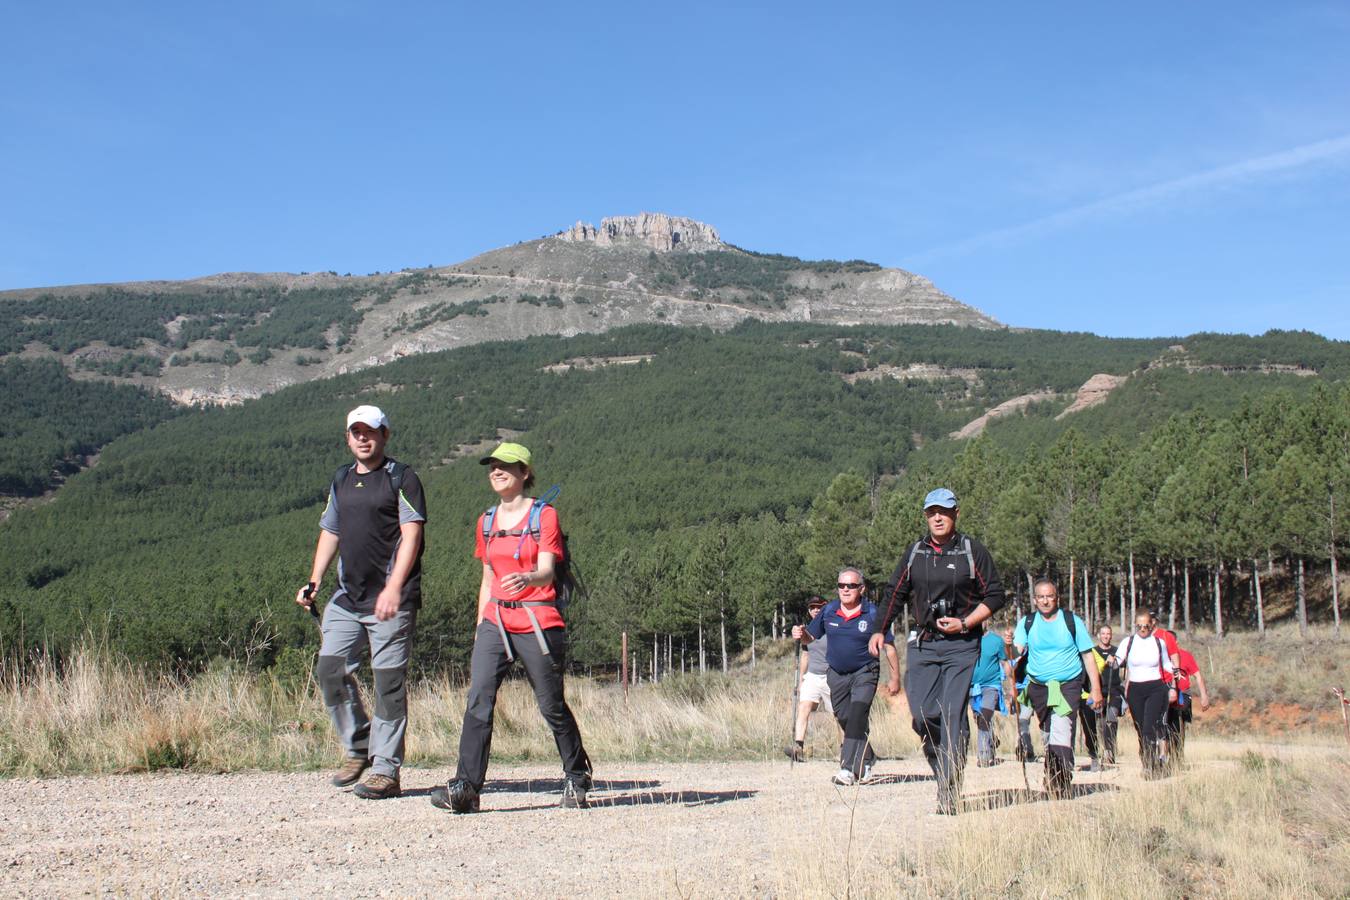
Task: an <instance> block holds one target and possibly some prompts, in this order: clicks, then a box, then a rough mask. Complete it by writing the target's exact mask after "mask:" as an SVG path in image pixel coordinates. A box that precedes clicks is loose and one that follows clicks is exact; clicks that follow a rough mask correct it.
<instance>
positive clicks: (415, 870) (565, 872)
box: [0, 759, 1135, 897]
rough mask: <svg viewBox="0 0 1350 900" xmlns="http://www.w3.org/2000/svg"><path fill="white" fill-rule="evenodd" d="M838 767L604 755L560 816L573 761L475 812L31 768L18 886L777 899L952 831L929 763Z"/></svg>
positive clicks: (81, 891) (312, 786) (13, 860)
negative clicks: (46, 774)
mask: <svg viewBox="0 0 1350 900" xmlns="http://www.w3.org/2000/svg"><path fill="white" fill-rule="evenodd" d="M1037 769H1039V767H1033V766H1029V767H1028V772H1029V774H1032V775H1033V779H1032V784H1033V786H1035V783H1036V778H1035V773H1034V771H1033V770H1037ZM1133 769H1134V767H1133V766H1131V765H1130V764H1129V763H1128V762H1127V763H1126V765H1125V768H1124V769H1123V770H1112V771H1109V772H1107V773H1106V774H1104V775H1100V776H1099V775H1089V774H1086V773H1082V774H1080V775H1079V776H1078V778H1077V784H1078V785H1080V786H1081V787H1080V788H1079V789H1080V790H1082V791H1083V792H1084V796H1083V797H1082V798H1081V799H1079V800H1076V801H1075V802H1082V803H1100V802H1105V800H1106V799H1107V798H1109V796H1110V794H1109V793H1108V792H1109V791H1114V790H1117V789H1119V788H1120V787H1121V786H1123V785H1125V784H1128V783H1132V782H1133V780H1134V778H1135V773H1134V771H1133ZM834 771H835V767H834V766H833V765H832V764H829V763H827V762H825V761H817V762H810V763H805V764H799V765H797V766H795V767H792V768H790V767H789V765H788V762H787V760H783V761H782V762H780V763H729V764H717V763H678V764H671V763H664V764H662V763H642V764H637V763H634V764H616V765H606V766H604V767H603V770H602V771H601V772H600V773H599V777H598V778H597V789H596V791H595V792H594V793H593V794H592V795H591V796H592V806H593V808H592V809H590V810H561V809H558V808H557V805H558V799H559V792H560V789H561V785H560V783H559V780H558V774H557V768H556V764H554V765H553V766H544V765H541V766H512V767H506V766H494V767H493V769H492V770H491V771H490V772H489V778H491V779H492V780H491V781H490V782H489V784H488V789H487V791H486V792H485V793H484V795H483V812H482V813H480V814H478V815H470V816H453V815H451V814H449V813H446V812H443V811H441V810H438V809H436V808H435V807H433V806H432V805H431V804H430V803H429V802H428V794H429V792H430V790H431V788H432V787H434V786H436V785H438V784H442V783H444V781H445V779H446V778H447V777H448V776H449V775H451V774H452V772H451V770H450V769H448V768H436V769H405V770H404V773H403V776H404V777H403V781H404V789H405V793H404V796H403V797H401V798H399V799H396V800H384V801H363V800H359V799H357V798H355V797H353V796H352V794H351V793H350V791H349V790H337V789H335V788H333V787H331V786H329V784H328V781H327V777H328V776H327V773H320V772H307V773H301V774H283V773H270V772H269V773H240V774H232V775H186V774H165V775H140V776H120V777H119V776H112V777H98V778H62V779H45V780H32V779H15V780H9V781H2V782H0V795H2V796H3V797H4V809H5V815H4V820H3V822H0V838H2V840H0V895H3V896H63V897H68V896H78V895H86V894H116V895H134V896H142V895H170V896H176V895H182V894H188V895H212V896H298V895H307V896H338V895H341V896H347V897H351V896H425V895H436V896H469V895H474V896H484V895H486V896H521V895H530V896H533V897H562V896H576V895H582V896H615V897H617V896H646V895H656V894H660V895H666V896H669V895H671V894H675V893H678V894H681V895H683V896H689V895H690V894H691V893H692V894H697V895H702V896H706V895H708V894H738V895H747V894H749V895H759V896H764V895H765V894H767V893H776V892H777V891H778V890H779V889H781V888H782V886H783V879H782V876H781V874H779V873H781V872H782V871H783V870H784V869H785V867H787V866H788V865H790V864H791V863H792V861H793V860H794V859H796V858H799V857H800V854H801V853H802V852H803V851H804V848H807V847H810V846H811V845H812V844H813V843H817V842H820V841H822V840H835V841H838V840H844V839H847V835H848V834H849V830H850V827H851V829H852V834H853V835H854V838H853V840H854V841H855V844H856V845H857V846H859V847H861V848H862V850H863V852H864V854H869V853H873V852H875V853H881V852H883V851H882V849H881V846H880V845H881V844H882V843H891V842H905V843H909V844H911V845H916V846H917V844H918V843H919V842H922V841H925V840H929V839H932V838H933V837H935V836H938V835H941V834H942V833H944V832H945V831H946V830H947V829H949V828H950V827H951V824H952V820H950V819H947V818H944V817H939V816H936V815H933V814H932V809H933V805H934V804H933V798H934V787H933V784H932V781H931V777H930V776H929V775H928V771H927V766H926V765H925V764H924V762H923V761H922V759H899V760H883V761H881V762H880V763H879V764H878V766H877V776H879V777H877V776H874V782H875V783H872V784H868V785H866V786H863V787H860V788H848V789H843V788H836V787H834V786H833V785H832V784H830V783H829V777H830V775H832V774H833V772H834ZM1021 787H1022V777H1021V767H1020V766H1019V765H1018V764H1017V763H1015V762H1011V763H1005V764H1002V765H999V766H996V767H994V768H991V769H977V768H975V767H974V766H973V765H972V766H971V767H970V768H969V769H968V775H967V779H966V785H965V792H964V799H963V802H964V803H965V804H967V806H968V807H969V806H970V805H972V804H989V803H992V804H993V805H995V806H999V805H1006V804H1008V803H1011V802H1019V801H1020V802H1026V800H1027V797H1025V796H1023V792H1022V790H1021ZM1094 794H1095V795H1094ZM976 814H984V813H976ZM827 836H828V837H827Z"/></svg>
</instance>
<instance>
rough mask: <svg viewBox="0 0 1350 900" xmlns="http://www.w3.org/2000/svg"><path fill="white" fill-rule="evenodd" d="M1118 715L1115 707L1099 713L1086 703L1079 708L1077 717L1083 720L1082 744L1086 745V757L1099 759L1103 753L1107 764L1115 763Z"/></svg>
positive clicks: (1118, 711) (1109, 707) (1111, 706)
mask: <svg viewBox="0 0 1350 900" xmlns="http://www.w3.org/2000/svg"><path fill="white" fill-rule="evenodd" d="M1119 713H1120V710H1119V709H1118V708H1117V706H1115V705H1109V706H1107V708H1106V709H1104V710H1102V711H1101V712H1097V711H1096V710H1095V709H1093V708H1092V707H1091V706H1089V705H1088V704H1086V703H1084V704H1083V705H1082V706H1081V707H1079V709H1078V715H1079V717H1080V718H1081V719H1082V720H1083V742H1084V743H1086V744H1087V752H1088V756H1091V757H1092V758H1093V759H1101V758H1102V757H1103V752H1104V755H1105V758H1106V761H1107V762H1115V759H1116V728H1117V726H1118V725H1119V724H1120V715H1119Z"/></svg>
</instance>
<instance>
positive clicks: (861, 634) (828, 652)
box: [806, 600, 895, 675]
mask: <svg viewBox="0 0 1350 900" xmlns="http://www.w3.org/2000/svg"><path fill="white" fill-rule="evenodd" d="M880 617H881V614H880V613H879V612H878V611H877V608H876V606H875V605H874V604H873V603H872V601H870V600H864V601H862V603H861V604H860V605H859V606H858V608H857V609H856V610H854V612H853V615H851V616H849V615H845V613H844V610H843V607H842V606H841V605H840V603H839V601H838V600H832V601H830V602H829V603H828V604H826V606H825V608H824V609H822V610H821V611H820V615H818V616H816V617H815V618H814V619H812V620H811V621H810V622H808V623H807V624H806V630H807V631H808V632H809V633H810V635H811V637H813V638H816V639H820V638H822V637H825V636H826V635H829V638H830V642H829V644H828V645H827V646H826V647H825V658H826V659H828V660H829V662H830V668H831V669H834V670H835V671H836V672H838V673H840V674H841V675H847V674H848V673H849V672H856V671H858V670H859V669H861V668H862V667H863V666H865V665H867V664H868V663H871V662H874V661H875V660H876V657H874V656H873V655H872V654H870V653H868V652H867V642H868V641H869V640H871V638H872V630H873V629H874V628H876V627H877V620H878V619H879V618H880ZM886 643H888V644H894V643H895V635H893V634H891V633H890V632H889V631H887V632H886Z"/></svg>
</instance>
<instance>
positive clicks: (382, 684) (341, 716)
mask: <svg viewBox="0 0 1350 900" xmlns="http://www.w3.org/2000/svg"><path fill="white" fill-rule="evenodd" d="M416 621H417V610H416V609H401V610H399V611H398V613H397V614H395V616H394V617H393V618H392V619H386V620H385V621H383V622H381V621H380V620H379V619H377V618H375V616H374V615H373V614H371V615H364V616H361V615H357V614H356V613H354V612H350V611H348V610H345V609H343V608H342V607H341V606H338V605H337V604H336V603H332V602H330V603H329V604H328V605H327V607H325V608H324V611H323V646H322V647H320V649H319V664H318V666H317V667H316V675H317V676H318V679H319V687H320V688H321V689H322V690H323V703H324V706H326V707H328V715H329V716H330V717H331V718H332V720H333V728H334V729H335V730H336V731H337V735H338V740H339V741H341V742H342V747H343V749H344V750H346V751H347V755H348V756H350V757H352V758H354V759H369V760H370V770H371V772H373V773H374V774H377V775H388V776H390V777H397V776H398V770H399V767H400V766H402V765H403V739H404V736H405V735H406V733H407V731H408V688H407V684H406V680H407V673H408V657H409V655H410V653H411V652H412V643H413V632H414V631H415V630H416V629H415V624H416ZM367 647H368V648H369V649H370V668H371V670H372V671H373V673H374V676H375V718H374V720H372V719H370V718H369V717H368V716H367V715H366V709H365V706H364V705H362V703H361V693H360V691H359V690H358V686H357V683H356V670H357V669H358V668H360V666H361V656H362V654H363V653H364V652H365V650H366V649H367Z"/></svg>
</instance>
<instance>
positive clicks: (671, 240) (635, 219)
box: [557, 212, 725, 251]
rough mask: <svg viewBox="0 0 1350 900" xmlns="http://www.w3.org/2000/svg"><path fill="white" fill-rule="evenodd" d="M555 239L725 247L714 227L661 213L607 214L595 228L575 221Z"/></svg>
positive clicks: (665, 247)
mask: <svg viewBox="0 0 1350 900" xmlns="http://www.w3.org/2000/svg"><path fill="white" fill-rule="evenodd" d="M557 238H558V239H559V240H562V241H568V242H570V243H592V244H596V245H598V246H601V247H610V246H614V245H616V244H627V243H638V244H642V245H644V246H646V247H650V248H651V249H653V250H661V251H666V250H674V249H676V248H677V247H678V248H680V249H682V250H715V249H718V248H720V247H723V246H725V245H724V244H723V243H722V239H721V237H719V236H718V234H717V229H716V228H714V227H712V226H711V225H705V224H704V223H702V222H696V221H695V220H693V219H688V218H685V217H684V216H668V215H666V214H665V213H647V212H644V213H638V214H637V215H636V216H610V217H608V218H605V219H601V220H600V227H599V228H596V227H595V226H594V225H592V224H590V223H589V222H577V224H575V225H573V226H572V227H571V228H568V229H567V230H565V231H560V232H558V234H557Z"/></svg>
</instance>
